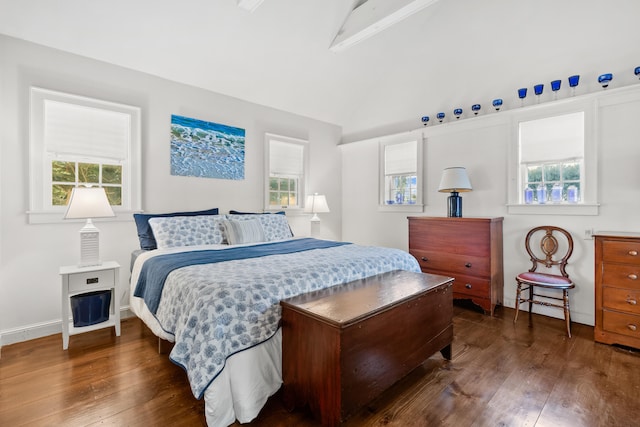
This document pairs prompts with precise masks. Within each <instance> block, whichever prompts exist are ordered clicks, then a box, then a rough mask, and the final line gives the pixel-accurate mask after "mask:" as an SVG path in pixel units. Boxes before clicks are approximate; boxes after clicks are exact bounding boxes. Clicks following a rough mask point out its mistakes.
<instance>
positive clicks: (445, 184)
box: [438, 166, 472, 217]
mask: <svg viewBox="0 0 640 427" xmlns="http://www.w3.org/2000/svg"><path fill="white" fill-rule="evenodd" d="M471 190H472V188H471V182H470V181H469V177H468V176H467V170H466V169H465V168H463V167H459V166H458V167H452V168H446V169H445V170H444V171H442V178H441V179H440V186H439V187H438V191H439V192H441V193H447V192H451V195H450V196H449V199H448V203H449V209H448V213H447V216H450V217H461V216H462V197H460V196H459V195H458V193H461V192H464V191H471Z"/></svg>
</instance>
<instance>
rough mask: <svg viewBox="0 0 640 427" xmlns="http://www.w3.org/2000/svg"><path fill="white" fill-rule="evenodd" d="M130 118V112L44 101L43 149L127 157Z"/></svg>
mask: <svg viewBox="0 0 640 427" xmlns="http://www.w3.org/2000/svg"><path fill="white" fill-rule="evenodd" d="M130 120H131V116H130V114H124V113H120V112H117V111H108V110H104V109H97V108H92V107H87V106H83V105H77V104H69V103H65V102H58V101H52V100H45V102H44V141H45V150H46V151H47V152H48V153H51V154H56V155H69V154H73V155H77V156H87V157H93V158H95V157H99V158H105V159H113V160H118V161H121V160H123V159H126V158H127V157H128V150H129V144H130V141H129V139H130V135H131V123H130Z"/></svg>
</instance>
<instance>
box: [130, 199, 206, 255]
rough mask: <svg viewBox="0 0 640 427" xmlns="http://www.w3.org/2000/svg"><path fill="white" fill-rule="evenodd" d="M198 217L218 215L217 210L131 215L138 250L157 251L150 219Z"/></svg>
mask: <svg viewBox="0 0 640 427" xmlns="http://www.w3.org/2000/svg"><path fill="white" fill-rule="evenodd" d="M198 215H218V208H213V209H208V210H204V211H193V212H171V213H163V214H133V219H134V220H135V221H136V228H137V229H138V239H139V240H140V249H144V250H151V249H157V247H158V245H157V243H156V239H155V237H153V230H151V225H149V219H150V218H156V217H167V216H198Z"/></svg>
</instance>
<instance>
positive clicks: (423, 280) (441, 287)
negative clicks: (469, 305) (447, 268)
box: [280, 271, 453, 426]
mask: <svg viewBox="0 0 640 427" xmlns="http://www.w3.org/2000/svg"><path fill="white" fill-rule="evenodd" d="M452 285H453V279H452V278H450V277H445V276H438V275H432V274H424V273H413V272H408V271H392V272H389V273H384V274H379V275H376V276H372V277H369V278H366V279H362V280H356V281H353V282H350V283H346V284H343V285H339V286H334V287H331V288H327V289H323V290H320V291H316V292H310V293H307V294H304V295H299V296H296V297H293V298H290V299H287V300H284V301H282V302H281V303H280V304H281V305H282V374H283V380H284V385H283V399H284V404H285V406H286V407H287V409H289V410H293V409H294V408H295V407H303V406H305V405H308V406H309V407H310V408H311V411H312V412H313V413H314V415H315V416H316V417H318V418H320V419H321V420H322V424H323V425H324V426H335V425H339V424H340V422H341V421H344V420H346V419H347V418H348V417H349V416H350V415H352V414H353V413H354V412H355V411H356V410H358V409H359V408H361V407H362V406H364V405H365V404H366V403H368V402H370V401H371V400H373V399H374V398H375V397H377V396H378V395H379V394H381V393H382V392H383V391H384V390H386V389H387V388H388V387H390V386H391V385H392V384H394V383H395V382H397V381H398V380H399V379H401V378H402V377H404V376H405V375H407V374H408V373H409V372H411V371H412V370H413V369H415V368H416V367H418V366H419V365H421V364H422V363H423V362H424V361H425V360H426V359H428V358H429V357H430V356H431V355H433V354H434V353H436V352H437V351H440V352H441V353H442V355H443V356H444V357H445V358H447V359H450V358H451V342H452V340H453V323H452V317H453V293H452Z"/></svg>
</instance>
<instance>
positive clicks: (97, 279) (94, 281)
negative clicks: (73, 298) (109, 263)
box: [69, 270, 115, 293]
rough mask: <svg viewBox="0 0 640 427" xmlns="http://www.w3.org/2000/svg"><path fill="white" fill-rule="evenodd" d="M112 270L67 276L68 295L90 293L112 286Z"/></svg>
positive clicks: (113, 281)
mask: <svg viewBox="0 0 640 427" xmlns="http://www.w3.org/2000/svg"><path fill="white" fill-rule="evenodd" d="M114 283H115V275H114V270H100V271H88V272H86V273H74V274H70V275H69V293H73V292H84V291H91V290H94V289H102V288H105V287H110V286H113V284H114Z"/></svg>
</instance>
